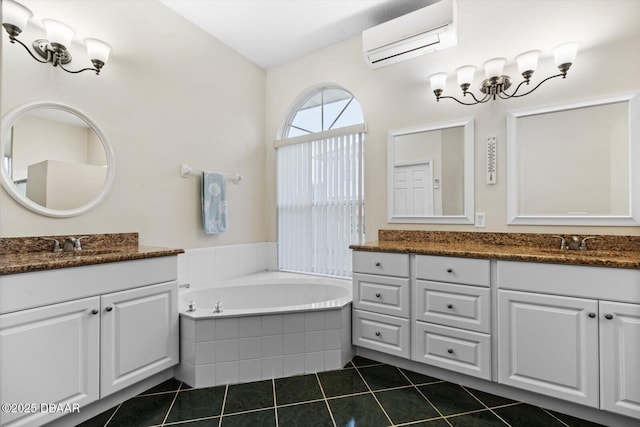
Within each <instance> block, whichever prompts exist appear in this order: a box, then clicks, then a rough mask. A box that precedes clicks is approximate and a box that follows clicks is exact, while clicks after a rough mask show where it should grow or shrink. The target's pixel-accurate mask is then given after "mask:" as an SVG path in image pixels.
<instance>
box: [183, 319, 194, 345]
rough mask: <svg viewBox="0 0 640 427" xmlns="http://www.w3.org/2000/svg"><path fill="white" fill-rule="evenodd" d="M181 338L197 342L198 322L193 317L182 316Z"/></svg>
mask: <svg viewBox="0 0 640 427" xmlns="http://www.w3.org/2000/svg"><path fill="white" fill-rule="evenodd" d="M180 337H181V338H186V339H188V340H191V341H195V340H196V322H195V320H193V319H192V318H191V317H186V316H180Z"/></svg>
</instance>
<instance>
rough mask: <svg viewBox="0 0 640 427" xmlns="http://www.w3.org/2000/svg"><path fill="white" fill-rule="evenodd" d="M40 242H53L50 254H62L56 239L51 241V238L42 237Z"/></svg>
mask: <svg viewBox="0 0 640 427" xmlns="http://www.w3.org/2000/svg"><path fill="white" fill-rule="evenodd" d="M42 240H51V241H52V242H53V248H52V249H51V252H53V253H57V252H62V248H61V247H60V241H59V240H58V239H53V238H51V237H43V238H42Z"/></svg>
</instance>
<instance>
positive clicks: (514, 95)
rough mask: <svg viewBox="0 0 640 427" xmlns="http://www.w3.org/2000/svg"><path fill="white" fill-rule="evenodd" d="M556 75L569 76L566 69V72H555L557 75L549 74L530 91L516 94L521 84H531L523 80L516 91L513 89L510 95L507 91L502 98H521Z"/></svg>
mask: <svg viewBox="0 0 640 427" xmlns="http://www.w3.org/2000/svg"><path fill="white" fill-rule="evenodd" d="M556 77H562V78H563V79H564V78H566V77H567V72H566V71H564V72H562V73H559V74H555V75H553V76H549V77H547V78H546V79H544V80H542V81H541V82H540V83H538V84H537V85H536V86H535V87H534V88H533V89H531V90H530V91H528V92H525V93H521V94H519V95H516V93H517V92H518V89H520V86H522V85H523V84H524V83H527V84H529V82H528V81H526V80H525V81H523V82H521V83H520V84H519V85H518V86H517V87H516V90H514V91H513V93H512V94H511V95H509V94H506V93H505V95H507V96H506V97H502V96H501V98H502V99H509V98H520V97H522V96H525V95H529V94H530V93H531V92H533V91H534V90H536V89H538V88H539V87H540V86H542V84H543V83H544V82H546V81H547V80H551V79H555V78H556Z"/></svg>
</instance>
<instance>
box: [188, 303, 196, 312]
mask: <svg viewBox="0 0 640 427" xmlns="http://www.w3.org/2000/svg"><path fill="white" fill-rule="evenodd" d="M187 311H188V312H189V313H192V312H194V311H196V302H195V301H189V307H188V308H187Z"/></svg>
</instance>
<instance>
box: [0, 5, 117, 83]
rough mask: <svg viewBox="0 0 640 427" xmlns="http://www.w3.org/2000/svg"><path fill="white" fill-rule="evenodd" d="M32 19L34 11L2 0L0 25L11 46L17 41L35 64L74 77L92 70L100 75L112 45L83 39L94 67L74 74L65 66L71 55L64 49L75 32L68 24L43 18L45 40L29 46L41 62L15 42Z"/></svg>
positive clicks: (28, 50)
mask: <svg viewBox="0 0 640 427" xmlns="http://www.w3.org/2000/svg"><path fill="white" fill-rule="evenodd" d="M31 17H33V12H31V10H29V9H28V8H27V7H25V6H23V5H22V4H20V3H18V2H16V1H14V0H3V1H2V26H3V27H4V29H5V30H7V34H9V41H10V42H11V43H16V42H17V43H18V44H20V45H22V47H24V48H25V49H26V51H27V52H28V53H29V55H31V57H32V58H33V59H35V60H36V61H38V62H41V63H43V64H46V63H51V65H53V66H54V67H60V68H62V69H63V70H64V71H66V72H67V73H73V74H77V73H81V72H83V71H95V72H96V74H100V70H101V69H102V67H104V64H106V62H107V60H108V59H109V53H110V52H111V46H109V45H108V44H107V43H105V42H103V41H102V40H98V39H92V38H88V39H85V40H84V43H85V44H86V46H87V54H88V56H89V59H90V60H91V63H92V64H93V67H87V68H83V69H81V70H77V71H73V70H69V69H67V68H65V67H64V66H65V65H66V64H68V63H69V62H71V54H70V53H69V51H68V50H67V48H68V47H69V46H70V45H71V39H72V38H73V35H74V34H75V31H73V29H72V28H71V27H69V26H68V25H66V24H63V23H62V22H60V21H56V20H55V19H43V20H42V24H43V25H44V28H45V31H46V32H47V40H45V39H38V40H36V41H34V42H33V44H32V46H33V50H34V51H35V53H36V54H37V55H38V56H39V57H40V58H42V59H40V58H38V56H36V55H34V54H33V52H31V50H30V49H29V48H28V47H27V46H26V45H25V44H24V43H22V42H21V41H20V40H18V36H19V35H20V33H21V32H22V30H23V29H24V28H25V27H26V26H27V21H28V20H29V18H31Z"/></svg>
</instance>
